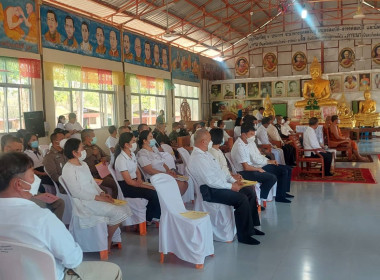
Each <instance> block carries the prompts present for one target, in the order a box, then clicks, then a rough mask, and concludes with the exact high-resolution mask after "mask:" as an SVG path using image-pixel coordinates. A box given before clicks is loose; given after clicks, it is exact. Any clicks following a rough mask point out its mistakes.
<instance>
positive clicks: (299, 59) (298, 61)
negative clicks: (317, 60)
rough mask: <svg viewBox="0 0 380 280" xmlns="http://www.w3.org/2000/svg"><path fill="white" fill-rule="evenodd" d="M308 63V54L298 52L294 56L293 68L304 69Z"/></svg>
mask: <svg viewBox="0 0 380 280" xmlns="http://www.w3.org/2000/svg"><path fill="white" fill-rule="evenodd" d="M306 65H307V58H306V54H305V53H303V52H296V53H295V54H294V55H293V58H292V66H293V69H294V70H296V71H302V70H303V69H305V68H306Z"/></svg>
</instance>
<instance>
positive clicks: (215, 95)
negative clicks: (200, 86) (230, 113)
mask: <svg viewBox="0 0 380 280" xmlns="http://www.w3.org/2000/svg"><path fill="white" fill-rule="evenodd" d="M210 97H211V99H214V100H215V99H220V98H222V85H211V96H210Z"/></svg>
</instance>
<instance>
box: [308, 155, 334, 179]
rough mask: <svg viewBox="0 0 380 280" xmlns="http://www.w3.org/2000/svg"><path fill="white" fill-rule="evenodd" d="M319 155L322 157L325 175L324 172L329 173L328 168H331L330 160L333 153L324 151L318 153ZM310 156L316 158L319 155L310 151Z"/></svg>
mask: <svg viewBox="0 0 380 280" xmlns="http://www.w3.org/2000/svg"><path fill="white" fill-rule="evenodd" d="M320 155H321V156H322V157H323V163H324V166H325V175H326V174H330V169H331V162H332V158H333V154H332V153H330V152H325V153H320ZM310 157H312V158H318V157H319V156H318V155H316V154H314V153H311V156H310Z"/></svg>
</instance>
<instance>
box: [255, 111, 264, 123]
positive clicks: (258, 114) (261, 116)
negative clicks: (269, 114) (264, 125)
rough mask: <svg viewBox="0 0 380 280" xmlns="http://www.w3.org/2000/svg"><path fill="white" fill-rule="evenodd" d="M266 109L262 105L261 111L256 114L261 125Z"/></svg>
mask: <svg viewBox="0 0 380 280" xmlns="http://www.w3.org/2000/svg"><path fill="white" fill-rule="evenodd" d="M264 110H265V109H264V107H260V108H259V111H258V112H257V114H256V116H255V117H256V119H257V121H258V123H259V126H260V125H261V120H262V119H263V118H264V116H263V113H264Z"/></svg>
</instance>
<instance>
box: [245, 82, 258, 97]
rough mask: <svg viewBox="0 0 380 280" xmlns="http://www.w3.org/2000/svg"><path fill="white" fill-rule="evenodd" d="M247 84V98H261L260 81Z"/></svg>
mask: <svg viewBox="0 0 380 280" xmlns="http://www.w3.org/2000/svg"><path fill="white" fill-rule="evenodd" d="M247 85H248V94H247V98H260V96H259V91H260V84H259V82H254V83H248V84H247Z"/></svg>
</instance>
